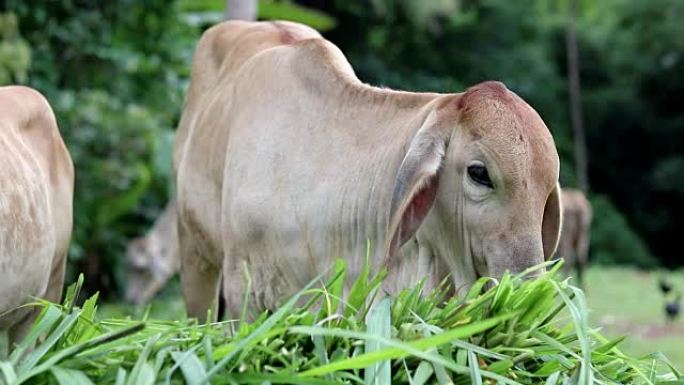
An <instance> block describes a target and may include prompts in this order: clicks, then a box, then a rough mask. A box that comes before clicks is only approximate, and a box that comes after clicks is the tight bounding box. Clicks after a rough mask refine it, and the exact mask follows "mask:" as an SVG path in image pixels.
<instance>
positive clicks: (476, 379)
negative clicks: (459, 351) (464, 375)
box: [468, 352, 482, 385]
mask: <svg viewBox="0 0 684 385" xmlns="http://www.w3.org/2000/svg"><path fill="white" fill-rule="evenodd" d="M468 367H469V368H470V383H471V384H473V385H482V374H481V373H480V364H479V363H478V362H477V356H476V355H475V353H473V352H468Z"/></svg>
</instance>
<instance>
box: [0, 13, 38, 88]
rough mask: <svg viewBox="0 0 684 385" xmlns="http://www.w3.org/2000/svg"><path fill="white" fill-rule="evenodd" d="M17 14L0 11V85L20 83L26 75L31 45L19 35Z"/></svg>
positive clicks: (29, 61)
mask: <svg viewBox="0 0 684 385" xmlns="http://www.w3.org/2000/svg"><path fill="white" fill-rule="evenodd" d="M17 24H18V21H17V16H16V15H15V14H14V13H11V12H10V13H0V85H3V84H9V83H22V82H25V81H26V79H27V77H28V70H29V65H30V63H31V47H29V45H28V44H27V43H26V41H24V39H22V38H21V36H20V35H19V28H18V25H17Z"/></svg>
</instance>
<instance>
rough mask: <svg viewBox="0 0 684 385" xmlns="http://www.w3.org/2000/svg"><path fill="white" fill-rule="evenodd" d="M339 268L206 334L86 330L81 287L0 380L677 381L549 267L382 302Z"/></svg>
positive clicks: (140, 384) (148, 323) (122, 324)
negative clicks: (604, 331)
mask: <svg viewBox="0 0 684 385" xmlns="http://www.w3.org/2000/svg"><path fill="white" fill-rule="evenodd" d="M546 265H547V266H548V264H546ZM542 266H543V265H542ZM542 266H540V267H537V269H539V268H541V267H542ZM345 272H346V269H345V263H344V262H343V261H338V263H337V264H336V267H335V269H334V271H333V272H332V274H331V276H330V277H329V278H328V279H327V280H326V281H325V283H323V282H324V280H323V279H321V278H320V277H319V278H318V279H316V280H315V281H312V282H311V283H310V284H309V285H308V287H307V288H306V289H304V290H303V291H301V292H300V293H298V294H296V295H295V296H293V297H292V298H290V299H289V300H288V301H287V302H286V303H284V304H283V305H282V306H281V307H280V308H279V309H278V310H277V311H275V312H274V313H272V314H263V315H261V316H260V317H259V318H258V319H257V320H256V321H254V322H249V323H248V322H244V321H239V320H238V321H232V322H220V323H214V324H208V325H198V324H196V323H193V322H188V321H177V322H174V321H155V320H151V319H146V317H144V318H143V319H142V320H130V319H108V320H98V319H97V318H96V302H97V296H94V297H92V298H90V299H88V300H86V301H85V302H84V303H83V305H82V306H80V307H78V306H75V303H76V299H77V298H78V292H79V289H80V287H81V283H82V281H81V280H79V282H78V283H77V284H75V285H74V286H72V287H71V288H70V289H69V290H68V292H67V295H66V299H65V301H64V303H63V304H62V305H57V304H52V303H41V306H43V310H42V313H41V315H40V317H39V318H38V319H37V320H36V322H35V324H34V325H33V327H32V329H31V330H30V332H29V334H28V335H27V337H26V338H25V339H24V340H23V341H22V343H21V344H20V345H18V346H17V347H16V348H15V349H14V350H13V351H12V352H11V354H10V355H9V356H8V357H6V358H5V359H4V360H3V361H0V384H6V385H9V384H37V385H38V384H59V385H67V384H68V385H82V384H85V385H89V384H116V385H146V384H191V385H194V384H364V385H370V384H390V383H394V384H411V385H420V384H435V383H436V384H469V383H470V384H495V383H496V384H581V385H584V384H616V383H619V384H662V385H665V384H670V385H674V384H684V378H683V377H682V375H681V373H679V372H678V371H677V370H676V369H675V368H674V367H672V365H671V364H670V363H669V362H668V360H667V359H666V358H665V357H664V356H662V355H660V354H652V355H649V356H646V357H641V358H634V357H629V356H627V355H625V354H623V353H622V352H621V351H620V350H619V349H618V344H619V343H620V342H621V341H622V339H621V338H619V339H615V340H611V341H608V340H606V339H605V338H603V337H602V336H601V335H600V334H599V333H598V332H597V331H596V330H594V329H591V328H590V327H589V326H588V325H587V307H586V303H585V299H584V294H583V293H582V291H581V290H579V289H577V288H575V287H572V286H571V285H569V284H568V283H567V281H561V280H559V279H558V277H557V276H558V266H555V267H554V268H552V269H551V271H549V272H548V273H545V274H543V275H542V276H541V277H539V278H536V279H533V280H524V279H523V278H524V277H525V275H527V274H529V273H531V272H532V270H531V271H527V272H524V273H522V274H520V275H516V276H512V275H506V276H504V277H503V278H502V279H501V281H500V282H496V283H497V284H496V285H495V286H494V287H493V288H491V289H486V288H485V287H486V284H487V282H488V279H484V278H483V279H480V280H478V281H477V282H476V283H475V284H474V285H473V286H472V288H471V289H470V291H469V292H468V293H467V295H465V296H463V297H448V295H447V293H448V290H447V286H446V285H443V286H442V287H440V288H438V289H436V290H433V291H430V292H427V293H425V292H424V290H423V287H422V285H420V284H419V285H417V286H416V287H414V288H412V289H410V290H405V291H403V292H402V293H400V294H399V295H398V296H396V297H395V298H387V297H384V296H381V295H379V294H380V293H379V291H380V290H381V289H380V285H381V283H382V280H383V278H384V274H383V273H380V274H378V275H375V276H371V273H370V271H369V269H368V268H366V269H365V270H364V271H363V272H362V274H361V275H360V276H359V278H358V279H357V280H356V281H355V283H354V285H353V286H352V288H351V289H350V290H349V292H348V294H347V295H346V296H345V298H344V299H343V298H342V297H343V286H344V285H343V282H344V279H345ZM381 297H384V298H381ZM34 344H35V345H36V346H35V348H33V349H29V347H30V346H32V345H34Z"/></svg>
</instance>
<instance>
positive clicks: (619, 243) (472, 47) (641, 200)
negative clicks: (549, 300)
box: [300, 0, 684, 265]
mask: <svg viewBox="0 0 684 385" xmlns="http://www.w3.org/2000/svg"><path fill="white" fill-rule="evenodd" d="M300 2H301V3H303V4H306V5H309V6H317V7H319V8H320V9H321V10H323V11H326V12H328V13H330V14H332V15H335V17H336V18H337V19H338V27H337V28H335V29H333V30H331V31H329V32H328V33H326V36H327V37H328V38H330V39H331V40H332V41H334V42H335V43H337V44H338V45H339V46H340V48H341V49H342V50H343V51H344V52H345V53H347V54H348V58H349V60H350V61H351V63H352V65H353V66H354V68H355V69H356V70H357V74H358V75H359V77H360V78H361V79H363V80H365V81H369V82H371V83H374V84H380V85H385V86H389V87H393V88H403V89H410V90H437V91H443V92H457V91H461V90H463V89H465V88H466V87H468V86H471V85H474V84H476V83H478V82H481V81H483V80H501V81H503V82H504V83H506V85H507V86H508V87H509V88H511V89H512V90H514V91H516V92H517V93H518V94H519V95H520V96H522V97H523V98H524V99H525V100H527V101H528V102H529V103H530V104H531V105H532V106H533V107H534V108H535V109H536V110H537V111H538V112H539V113H540V115H541V116H542V117H543V118H544V120H545V121H546V123H547V125H548V126H549V128H550V129H551V131H552V132H553V134H554V138H555V140H556V145H557V147H558V149H559V153H560V156H561V184H563V185H565V186H574V185H575V183H576V182H575V172H574V165H573V153H572V149H573V143H572V133H571V130H570V123H569V122H570V121H569V113H568V99H569V98H568V91H567V76H566V73H567V68H566V51H565V27H566V16H567V9H568V1H564V0H555V1H554V0H533V1H509V0H435V1H425V2H414V1H409V0H373V1H366V2H364V1H344V0H337V1H326V2H323V1H317V0H302V1H300ZM682 19H684V2H682V1H681V0H656V1H651V0H602V1H589V0H583V1H579V18H578V20H577V33H578V40H579V50H580V60H581V62H580V64H581V78H582V87H583V98H582V103H583V108H584V112H585V117H584V120H585V126H586V136H587V141H588V142H587V146H588V151H589V177H590V184H591V188H592V191H593V192H595V193H597V194H602V195H604V196H605V197H604V198H597V199H599V202H604V201H603V200H601V199H608V198H607V197H610V200H611V201H612V202H613V203H610V202H608V203H606V204H602V203H600V204H601V206H600V207H599V210H600V211H599V212H600V213H601V215H596V216H595V221H596V226H597V228H600V229H607V228H610V231H603V232H601V233H599V234H596V235H595V242H594V243H593V248H592V251H591V254H596V255H597V256H600V258H599V259H601V260H604V261H608V260H612V261H619V262H625V261H632V262H635V263H638V264H641V265H643V264H646V263H647V261H656V259H654V258H650V257H648V256H650V255H651V251H649V250H652V252H653V254H655V255H656V256H657V257H658V259H659V260H660V261H661V262H664V263H665V264H667V265H681V263H682V262H681V259H680V256H679V251H678V248H676V247H674V245H677V242H678V236H679V231H680V226H678V221H679V220H680V219H679V218H682V217H683V216H684V212H683V210H684V205H682V204H681V202H682V200H683V199H684V153H683V152H682V149H683V148H684V110H682V108H681V103H680V102H679V96H680V95H681V94H682V93H684V40H682V38H681V37H682V36H684V23H682V22H681V20H682ZM603 214H605V215H603ZM616 218H622V220H616ZM641 236H643V238H644V239H645V241H646V242H643V241H642V240H640V238H641ZM637 244H638V245H639V246H635V245H637ZM627 245H630V246H629V247H628V246H627ZM631 246H634V247H636V248H635V249H632V248H631ZM628 250H632V251H631V252H629V251H628ZM618 251H619V252H621V253H625V254H624V255H623V256H617V255H613V256H612V257H610V258H608V255H609V254H610V253H616V252H618Z"/></svg>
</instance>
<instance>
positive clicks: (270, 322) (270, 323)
mask: <svg viewBox="0 0 684 385" xmlns="http://www.w3.org/2000/svg"><path fill="white" fill-rule="evenodd" d="M323 275H324V273H323V274H320V275H319V276H317V277H316V278H314V279H313V280H311V282H309V283H308V284H307V285H306V286H305V287H304V288H303V289H302V290H300V291H299V292H298V293H297V294H295V295H293V296H292V298H290V299H289V300H288V301H287V302H286V303H285V304H284V305H283V306H281V307H280V308H279V309H278V310H277V311H276V312H275V313H273V315H271V316H270V317H268V319H267V320H266V321H264V323H262V324H261V325H259V327H257V328H256V329H255V330H254V331H253V332H252V333H251V334H249V335H248V336H247V337H245V338H244V339H242V340H240V341H239V342H238V343H237V344H236V345H235V347H234V349H233V350H232V351H231V352H230V353H228V354H227V355H226V356H225V357H223V358H222V359H221V360H220V361H219V362H217V363H216V365H214V367H213V368H211V369H210V370H209V371H208V372H207V375H206V376H205V377H204V378H203V379H202V380H201V381H200V382H199V383H200V384H205V383H208V382H209V379H210V378H211V377H212V376H213V375H215V374H216V373H218V371H219V370H221V369H223V368H224V367H225V366H226V365H227V364H228V363H229V362H230V360H232V359H233V357H235V356H236V355H237V353H239V352H240V351H241V350H242V349H243V348H244V347H246V346H248V345H249V344H250V343H252V341H254V340H257V339H259V338H260V337H262V336H263V334H264V333H266V332H267V331H268V330H269V329H271V328H273V327H274V326H275V325H276V324H278V322H280V320H281V319H283V318H284V317H285V316H286V315H287V314H288V313H289V312H290V310H291V309H292V308H293V307H294V305H295V304H296V303H297V301H298V300H299V298H300V297H301V296H302V295H304V293H305V292H306V291H307V290H309V289H310V288H311V287H312V286H313V285H314V284H315V283H316V282H318V281H319V280H320V279H321V278H322V277H323Z"/></svg>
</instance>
